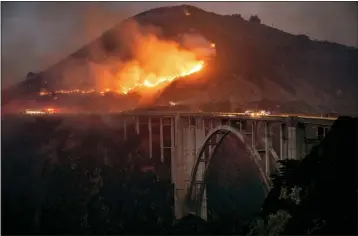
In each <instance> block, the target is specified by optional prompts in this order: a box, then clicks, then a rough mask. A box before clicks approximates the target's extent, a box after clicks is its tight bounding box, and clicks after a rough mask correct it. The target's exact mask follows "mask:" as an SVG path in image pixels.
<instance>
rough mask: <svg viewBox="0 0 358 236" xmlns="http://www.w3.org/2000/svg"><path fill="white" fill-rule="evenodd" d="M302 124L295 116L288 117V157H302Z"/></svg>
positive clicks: (295, 158) (296, 158)
mask: <svg viewBox="0 0 358 236" xmlns="http://www.w3.org/2000/svg"><path fill="white" fill-rule="evenodd" d="M304 133H305V132H304V126H303V124H299V123H298V120H297V117H290V122H289V126H288V158H290V159H294V160H299V159H301V158H303V157H304V147H305V144H304Z"/></svg>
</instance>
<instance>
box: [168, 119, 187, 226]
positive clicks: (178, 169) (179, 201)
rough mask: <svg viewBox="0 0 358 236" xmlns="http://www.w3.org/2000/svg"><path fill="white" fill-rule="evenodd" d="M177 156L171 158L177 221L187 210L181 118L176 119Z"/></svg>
mask: <svg viewBox="0 0 358 236" xmlns="http://www.w3.org/2000/svg"><path fill="white" fill-rule="evenodd" d="M174 130H175V155H173V156H172V157H171V159H172V160H171V163H175V165H172V167H173V168H172V174H173V175H174V181H175V182H174V214H175V218H176V219H180V218H182V217H183V216H184V213H185V212H184V209H185V192H184V190H185V181H184V176H185V168H184V164H185V163H183V154H184V153H183V124H182V120H181V117H180V116H179V115H177V116H176V117H175V128H174Z"/></svg>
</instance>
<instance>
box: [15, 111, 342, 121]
mask: <svg viewBox="0 0 358 236" xmlns="http://www.w3.org/2000/svg"><path fill="white" fill-rule="evenodd" d="M86 115H103V116H108V115H123V116H162V117H173V116H176V115H180V116H184V117H207V118H214V117H217V118H229V119H230V118H241V119H249V120H267V121H275V120H285V119H288V118H289V117H297V118H298V119H299V120H300V121H304V120H310V121H312V120H317V121H323V120H325V121H334V120H336V119H337V117H322V116H317V115H308V114H287V113H282V114H271V115H260V116H251V115H247V114H245V113H239V112H235V113H233V112H192V111H172V110H170V111H155V110H145V111H140V110H139V111H136V110H133V111H125V112H120V111H118V112H106V113H104V112H78V113H56V114H48V115H45V116H59V117H62V116H86ZM16 116H17V115H16ZM41 116H44V115H41Z"/></svg>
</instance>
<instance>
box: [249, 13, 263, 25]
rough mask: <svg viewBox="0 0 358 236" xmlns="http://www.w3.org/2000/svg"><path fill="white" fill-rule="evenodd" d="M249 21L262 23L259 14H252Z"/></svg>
mask: <svg viewBox="0 0 358 236" xmlns="http://www.w3.org/2000/svg"><path fill="white" fill-rule="evenodd" d="M249 21H250V22H252V23H258V24H260V23H261V20H260V18H259V17H258V16H257V15H252V16H250V19H249Z"/></svg>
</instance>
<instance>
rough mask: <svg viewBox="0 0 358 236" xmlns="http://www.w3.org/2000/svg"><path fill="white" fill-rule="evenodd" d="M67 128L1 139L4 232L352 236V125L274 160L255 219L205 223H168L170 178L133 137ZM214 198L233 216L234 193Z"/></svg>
mask: <svg viewBox="0 0 358 236" xmlns="http://www.w3.org/2000/svg"><path fill="white" fill-rule="evenodd" d="M71 122H74V121H66V120H60V119H50V118H46V119H41V118H39V119H37V120H36V121H34V122H32V123H24V124H22V125H21V126H22V129H21V130H20V132H19V133H18V134H16V135H14V136H13V137H12V139H6V138H5V139H4V138H3V143H2V146H3V148H2V229H3V231H2V233H4V234H29V233H48V234H53V233H56V234H119V233H145V234H151V233H153V234H154V233H173V234H181V233H184V234H185V233H218V234H232V233H236V234H241V235H242V234H246V233H250V234H259V235H280V234H297V235H302V234H320V235H326V234H335V235H340V234H346V235H347V234H351V235H354V234H356V233H357V227H356V222H357V185H356V175H354V174H353V173H355V171H354V170H355V169H356V168H357V162H356V159H357V148H356V147H357V146H356V145H357V144H356V143H357V127H358V126H357V120H354V119H351V118H340V119H339V120H338V121H336V123H335V124H334V126H333V127H332V130H331V131H330V132H329V134H328V135H327V137H326V138H325V139H324V140H323V141H322V142H321V144H319V145H318V146H316V147H315V148H314V149H313V150H312V152H311V153H310V154H309V155H308V156H307V157H306V158H305V159H304V160H302V161H301V162H298V161H292V160H290V161H284V162H282V168H281V172H280V174H278V175H276V176H274V177H273V182H274V187H273V189H272V190H271V192H270V193H269V195H268V197H267V198H266V201H265V203H264V204H263V208H262V212H261V213H260V214H259V215H258V218H257V220H255V219H252V218H246V219H245V218H242V217H241V216H240V212H232V211H231V212H230V211H228V210H227V209H228V208H226V210H225V209H224V208H222V209H221V214H219V215H218V214H216V217H214V216H213V215H211V216H210V220H209V222H204V221H202V220H201V219H199V218H197V217H196V216H192V215H189V216H187V217H185V218H184V219H182V220H180V221H175V220H174V218H173V187H172V184H171V182H170V180H169V176H168V174H169V172H168V171H160V169H163V168H164V169H167V168H168V167H163V164H161V163H156V162H155V161H148V160H147V159H146V158H145V156H146V155H145V152H143V150H142V149H141V148H140V145H139V144H140V137H136V136H133V137H131V138H130V139H129V140H128V141H127V142H124V141H123V140H121V138H119V137H122V134H121V133H120V131H119V130H116V129H113V128H109V127H107V126H106V125H105V124H104V123H103V122H102V121H101V120H100V119H99V118H96V117H93V118H92V119H91V120H86V121H81V125H79V123H78V124H76V123H71ZM222 160H223V159H221V162H223V161H222ZM215 166H218V165H217V164H215ZM148 167H151V168H148ZM229 172H230V171H229ZM212 192H214V193H215V192H217V193H221V194H223V195H226V198H224V199H221V203H220V200H218V201H219V202H218V203H219V204H220V205H225V204H229V205H230V206H229V208H230V207H231V208H234V206H235V198H231V200H229V198H228V195H230V194H232V193H230V192H227V191H225V189H224V188H222V187H221V189H220V190H219V189H218V187H216V189H215V191H212ZM239 194H242V193H239ZM211 198H217V196H213V195H211ZM209 200H210V197H209ZM225 211H227V212H226V213H227V214H226V215H225V214H223V213H225ZM218 216H219V217H218ZM250 222H251V223H250Z"/></svg>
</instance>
